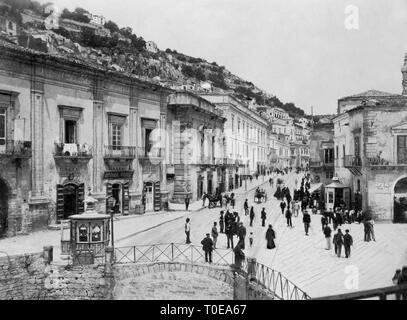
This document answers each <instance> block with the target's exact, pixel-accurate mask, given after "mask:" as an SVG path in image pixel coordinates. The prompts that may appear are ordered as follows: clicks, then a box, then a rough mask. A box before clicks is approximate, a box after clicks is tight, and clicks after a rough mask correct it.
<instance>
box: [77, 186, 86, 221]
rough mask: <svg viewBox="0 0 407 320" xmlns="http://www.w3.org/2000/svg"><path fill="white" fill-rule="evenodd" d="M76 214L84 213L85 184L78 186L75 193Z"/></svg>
mask: <svg viewBox="0 0 407 320" xmlns="http://www.w3.org/2000/svg"><path fill="white" fill-rule="evenodd" d="M76 199H77V207H76V208H77V213H78V214H80V213H84V212H85V204H84V203H83V201H84V200H85V184H84V183H82V184H80V185H79V186H78V193H77V197H76Z"/></svg>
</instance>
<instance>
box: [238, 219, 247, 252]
mask: <svg viewBox="0 0 407 320" xmlns="http://www.w3.org/2000/svg"><path fill="white" fill-rule="evenodd" d="M237 236H238V237H239V243H241V247H242V249H243V250H244V249H245V247H246V246H245V238H246V227H245V226H244V225H243V222H239V228H238V231H237Z"/></svg>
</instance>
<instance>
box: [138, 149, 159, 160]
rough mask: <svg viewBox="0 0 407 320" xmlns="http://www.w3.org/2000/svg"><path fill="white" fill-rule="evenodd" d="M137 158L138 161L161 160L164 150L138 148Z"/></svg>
mask: <svg viewBox="0 0 407 320" xmlns="http://www.w3.org/2000/svg"><path fill="white" fill-rule="evenodd" d="M137 156H138V158H139V159H141V160H144V159H162V158H164V156H165V149H164V148H146V147H139V148H138V152H137Z"/></svg>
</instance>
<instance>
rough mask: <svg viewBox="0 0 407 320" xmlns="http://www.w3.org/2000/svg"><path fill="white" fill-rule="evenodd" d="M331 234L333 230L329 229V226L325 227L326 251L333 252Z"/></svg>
mask: <svg viewBox="0 0 407 320" xmlns="http://www.w3.org/2000/svg"><path fill="white" fill-rule="evenodd" d="M331 233H332V230H331V228H330V227H329V225H327V224H326V225H325V227H324V235H325V240H326V248H325V250H331Z"/></svg>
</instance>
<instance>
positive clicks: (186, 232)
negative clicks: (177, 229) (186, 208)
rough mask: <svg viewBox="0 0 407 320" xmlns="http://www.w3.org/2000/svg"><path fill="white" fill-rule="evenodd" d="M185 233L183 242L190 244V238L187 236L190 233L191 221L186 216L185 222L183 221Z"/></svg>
mask: <svg viewBox="0 0 407 320" xmlns="http://www.w3.org/2000/svg"><path fill="white" fill-rule="evenodd" d="M185 234H186V236H187V239H186V240H185V243H186V244H190V243H191V239H190V238H189V236H190V234H191V222H190V220H189V218H187V219H186V222H185Z"/></svg>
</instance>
